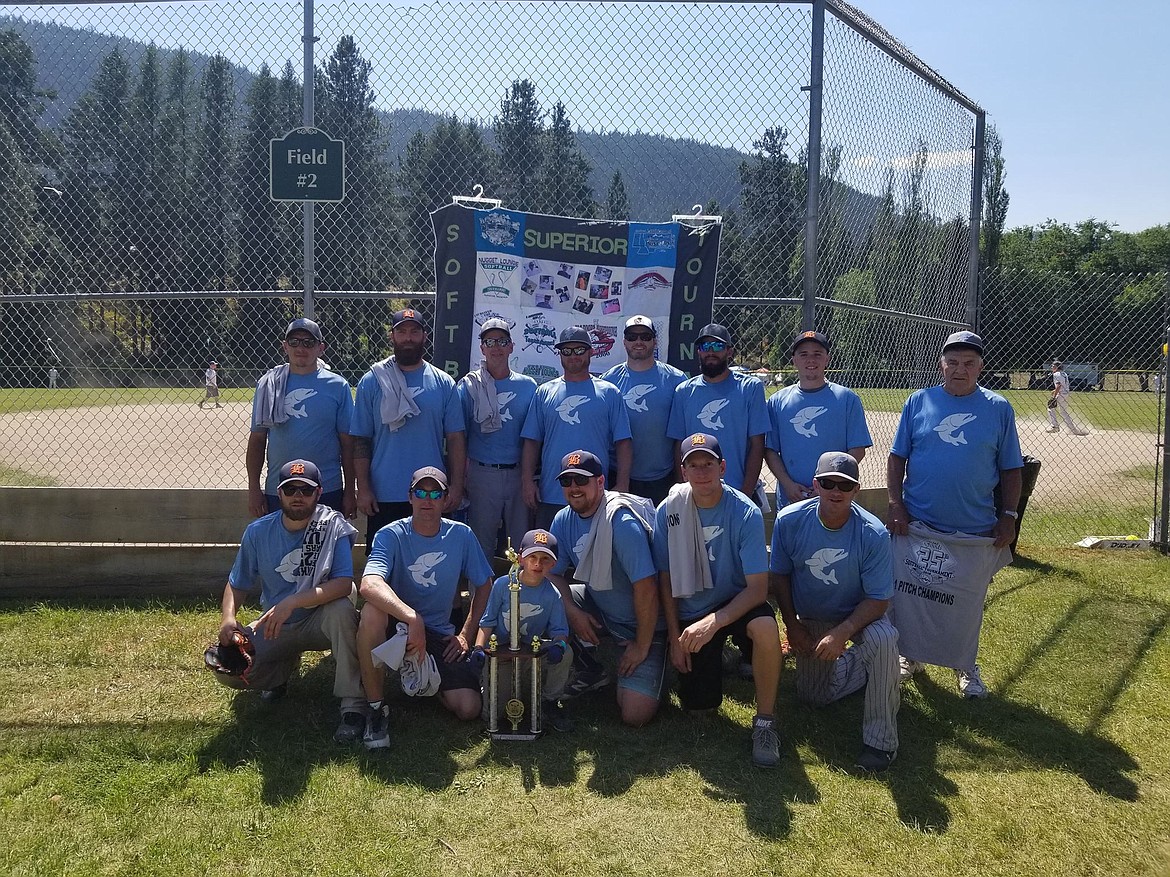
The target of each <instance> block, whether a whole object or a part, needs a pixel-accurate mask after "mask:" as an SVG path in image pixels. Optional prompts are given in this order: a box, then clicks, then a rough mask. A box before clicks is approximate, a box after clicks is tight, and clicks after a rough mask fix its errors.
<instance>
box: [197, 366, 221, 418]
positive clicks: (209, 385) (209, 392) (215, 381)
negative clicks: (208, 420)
mask: <svg viewBox="0 0 1170 877" xmlns="http://www.w3.org/2000/svg"><path fill="white" fill-rule="evenodd" d="M208 399H214V400H215V407H216V408H222V407H223V406H222V405H220V404H219V363H218V362H216V361H215V360H214V359H213V360H212V361H211V362H210V363H208V365H207V371H205V372H204V373H203V398H202V399H200V400H199V410H200V411H202V410H203V403H204V402H206V401H207V400H208Z"/></svg>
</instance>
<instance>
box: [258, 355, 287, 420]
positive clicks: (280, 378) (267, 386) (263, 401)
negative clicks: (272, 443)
mask: <svg viewBox="0 0 1170 877" xmlns="http://www.w3.org/2000/svg"><path fill="white" fill-rule="evenodd" d="M287 387H288V363H287V362H286V363H284V364H283V365H278V366H277V367H276V368H274V369H271V370H270V371H267V372H265V373H264V377H262V378H260V382H259V383H258V384H256V399H255V401H254V403H253V405H252V411H253V414H252V429H271V428H272V427H274V426H276V425H277V424H278V423H284V422H285V421H286V420H288V412H287V411H285V410H284V394H285V390H286V389H287Z"/></svg>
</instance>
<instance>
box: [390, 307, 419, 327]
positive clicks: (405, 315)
mask: <svg viewBox="0 0 1170 877" xmlns="http://www.w3.org/2000/svg"><path fill="white" fill-rule="evenodd" d="M403 323H418V324H419V326H422V328H423V329H425V328H426V326H425V325H424V324H423V321H422V315H421V314H420V313H419V312H418V311H416V310H415V309H414V308H403V309H402V310H400V311H395V312H394V314H393V315H392V316H391V317H390V328H391V329H397V328H398V327H399V326H401V325H402V324H403Z"/></svg>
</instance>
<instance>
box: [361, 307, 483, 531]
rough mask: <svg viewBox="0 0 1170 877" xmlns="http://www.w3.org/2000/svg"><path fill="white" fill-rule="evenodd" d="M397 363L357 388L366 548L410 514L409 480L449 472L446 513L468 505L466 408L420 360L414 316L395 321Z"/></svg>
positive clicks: (382, 365) (375, 371)
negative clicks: (429, 469)
mask: <svg viewBox="0 0 1170 877" xmlns="http://www.w3.org/2000/svg"><path fill="white" fill-rule="evenodd" d="M390 342H391V343H392V344H393V345H394V355H393V356H390V357H388V358H387V359H384V360H382V361H381V362H376V363H374V365H373V366H371V367H370V370H369V371H368V372H366V373H365V374H364V375H362V379H361V380H360V381H358V385H357V398H356V400H355V402H354V411H353V419H352V421H351V422H350V428H349V432H350V435H352V436H353V439H354V441H353V458H354V460H353V462H354V471H355V472H356V473H357V504H358V509H359V510H360V511H361V512H362V513H363V514H365V515H366V518H367V523H366V540H367V546H369V545H372V544H373V541H374V534H375V533H377V532H378V530H380V529H381V528H382V527H384V526H385V525H386V524H389V523H390V522H391V521H396V520H398V519H399V518H404V517H407V516H408V515H410V514H411V512H412V508H411V498H410V496H409V492H410V476H409V473H411V472H413V471H414V470H415V469H420V468H422V467H424V466H435V467H437V468H440V469H442V468H443V467H444V459H443V442H444V440H446V443H447V455H446V469H445V471H448V472H450V473H451V488H450V490H449V491H448V490H446V485H444V491H445V492H444V496H445V497H446V507H445V508H446V509H457V508H459V504H460V503H461V502H462V501H463V477H464V473H465V472H466V470H467V445H466V439H465V435H464V423H463V407H462V406H461V405H460V404H459V394H458V393H457V392H456V390H455V382H454V381H453V380H451V377H450V375H448V374H447V373H446V372H444V371H441V370H439V369H437V368H435V367H434V366H433V365H431V364H430V363H429V362H425V361H424V360H423V352H424V350H425V349H426V345H427V331H426V329H425V328H424V327H423V324H422V315H421V314H420V313H418V311H415V310H413V309H411V308H406V309H405V310H401V311H396V312H395V313H394V315H393V317H392V318H391V330H390Z"/></svg>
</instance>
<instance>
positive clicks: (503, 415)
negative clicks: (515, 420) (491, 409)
mask: <svg viewBox="0 0 1170 877" xmlns="http://www.w3.org/2000/svg"><path fill="white" fill-rule="evenodd" d="M515 398H516V394H515V393H513V392H511V391H510V390H505V391H504V392H502V393H496V406H497V407H498V408H499V409H500V423H507V422H508V421H509V420H511V419H512V412H511V411H509V410H508V403H509V402H511V401H512V400H513V399H515Z"/></svg>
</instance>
